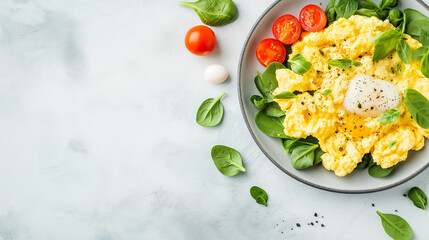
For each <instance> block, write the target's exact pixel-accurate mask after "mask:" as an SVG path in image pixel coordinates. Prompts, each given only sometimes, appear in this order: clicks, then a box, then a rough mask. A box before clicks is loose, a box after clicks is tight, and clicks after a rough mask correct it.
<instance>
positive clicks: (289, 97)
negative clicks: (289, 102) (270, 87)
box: [274, 91, 297, 99]
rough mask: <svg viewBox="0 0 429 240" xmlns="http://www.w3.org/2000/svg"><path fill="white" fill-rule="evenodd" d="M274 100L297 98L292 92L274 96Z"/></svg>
mask: <svg viewBox="0 0 429 240" xmlns="http://www.w3.org/2000/svg"><path fill="white" fill-rule="evenodd" d="M274 98H275V99H292V98H297V96H296V95H295V94H293V93H292V92H289V91H285V92H281V93H279V94H277V95H275V96H274Z"/></svg>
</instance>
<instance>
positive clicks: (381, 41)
mask: <svg viewBox="0 0 429 240" xmlns="http://www.w3.org/2000/svg"><path fill="white" fill-rule="evenodd" d="M401 37H402V33H401V32H398V31H397V30H395V29H392V30H389V31H386V32H383V33H380V34H379V35H377V36H375V37H373V38H371V39H370V41H371V42H374V43H375V47H374V55H373V57H372V60H373V61H378V60H381V59H383V58H385V57H387V56H388V55H389V54H390V53H391V52H392V51H393V50H395V48H396V45H397V43H398V42H399V41H400V40H401Z"/></svg>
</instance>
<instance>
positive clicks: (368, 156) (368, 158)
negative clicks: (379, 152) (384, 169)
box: [356, 153, 372, 169]
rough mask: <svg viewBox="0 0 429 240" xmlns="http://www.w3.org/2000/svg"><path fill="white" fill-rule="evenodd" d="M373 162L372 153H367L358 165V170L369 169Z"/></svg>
mask: <svg viewBox="0 0 429 240" xmlns="http://www.w3.org/2000/svg"><path fill="white" fill-rule="evenodd" d="M371 160H372V156H371V153H366V154H365V155H363V158H362V161H361V162H360V163H358V164H357V166H356V169H364V168H367V167H368V166H369V163H370V162H371Z"/></svg>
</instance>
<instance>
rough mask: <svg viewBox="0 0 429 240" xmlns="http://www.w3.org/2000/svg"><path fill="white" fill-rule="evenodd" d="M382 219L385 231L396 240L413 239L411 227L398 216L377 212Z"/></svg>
mask: <svg viewBox="0 0 429 240" xmlns="http://www.w3.org/2000/svg"><path fill="white" fill-rule="evenodd" d="M377 214H378V215H379V216H380V218H381V224H382V225H383V228H384V231H385V232H386V233H387V234H388V235H389V236H390V237H391V238H393V239H395V240H410V239H411V238H412V237H413V230H412V229H411V227H410V225H409V224H408V223H407V221H405V220H404V219H403V218H401V217H400V216H398V215H394V214H386V213H381V212H379V211H377Z"/></svg>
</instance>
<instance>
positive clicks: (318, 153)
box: [314, 147, 325, 165]
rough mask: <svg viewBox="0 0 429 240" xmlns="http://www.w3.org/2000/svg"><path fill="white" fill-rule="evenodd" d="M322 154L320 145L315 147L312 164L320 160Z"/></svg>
mask: <svg viewBox="0 0 429 240" xmlns="http://www.w3.org/2000/svg"><path fill="white" fill-rule="evenodd" d="M323 154H325V152H324V151H323V150H322V149H321V148H320V147H319V148H317V149H316V153H315V154H314V165H316V164H319V163H321V162H322V155H323Z"/></svg>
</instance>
